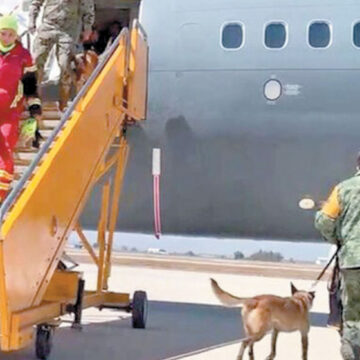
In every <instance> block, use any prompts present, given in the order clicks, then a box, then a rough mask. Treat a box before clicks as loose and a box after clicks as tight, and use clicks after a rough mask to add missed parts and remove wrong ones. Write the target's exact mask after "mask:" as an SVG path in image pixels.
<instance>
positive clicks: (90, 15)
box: [29, 0, 95, 111]
mask: <svg viewBox="0 0 360 360" xmlns="http://www.w3.org/2000/svg"><path fill="white" fill-rule="evenodd" d="M42 6H44V14H43V19H42V24H41V25H40V27H39V29H38V30H37V35H36V38H35V41H34V48H33V53H34V57H35V62H36V65H37V67H38V75H39V83H40V84H41V81H42V80H43V76H44V67H45V63H46V61H47V58H48V56H49V54H50V51H51V49H52V48H53V46H54V45H56V56H57V60H58V63H59V66H60V70H61V73H60V102H59V107H60V110H61V111H64V109H65V108H66V106H67V103H68V101H69V99H70V91H71V85H72V74H71V66H70V62H71V59H72V56H73V54H74V48H75V44H76V43H77V42H78V40H79V37H80V34H81V31H83V39H84V40H87V39H88V38H89V36H90V35H91V32H92V25H93V23H94V19H95V10H94V0H32V1H31V5H30V12H29V30H30V32H31V33H35V31H36V19H37V17H38V15H39V12H40V9H41V7H42Z"/></svg>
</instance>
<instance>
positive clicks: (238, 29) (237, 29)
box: [221, 23, 244, 49]
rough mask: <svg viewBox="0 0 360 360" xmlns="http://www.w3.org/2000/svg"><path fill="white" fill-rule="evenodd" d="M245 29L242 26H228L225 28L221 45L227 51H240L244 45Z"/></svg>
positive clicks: (234, 24)
mask: <svg viewBox="0 0 360 360" xmlns="http://www.w3.org/2000/svg"><path fill="white" fill-rule="evenodd" d="M243 38H244V34H243V28H242V25H241V24H237V23H233V24H227V25H225V26H224V27H223V30H222V36H221V44H222V46H223V47H224V48H225V49H239V48H240V47H241V45H242V44H243Z"/></svg>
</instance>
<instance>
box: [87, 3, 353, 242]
mask: <svg viewBox="0 0 360 360" xmlns="http://www.w3.org/2000/svg"><path fill="white" fill-rule="evenodd" d="M359 10H360V8H359V4H358V3H357V2H355V1H354V0H346V1H341V2H340V1H339V0H321V1H318V2H317V3H316V4H314V2H313V1H310V0H301V1H296V2H293V1H289V0H272V1H270V2H269V1H265V0H256V1H254V0H251V1H248V0H243V1H237V0H198V1H191V0H172V1H170V2H169V1H168V0H156V1H150V0H144V1H143V2H142V3H141V5H140V22H141V23H142V25H143V27H144V28H145V29H146V32H147V35H148V41H149V46H150V72H149V94H148V117H147V120H146V122H145V123H144V124H143V126H141V127H140V128H133V129H130V130H129V138H130V143H131V145H132V148H131V155H130V161H129V165H128V166H129V167H128V172H127V174H126V179H125V187H124V191H123V194H122V200H121V206H120V212H119V219H118V220H119V222H118V229H119V230H122V231H136V232H139V231H140V232H151V230H152V227H153V223H152V191H151V189H152V186H151V181H152V179H151V149H152V148H154V147H158V148H161V150H162V178H161V206H162V221H163V231H164V232H165V233H172V234H186V235H195V236H196V235H199V234H201V235H208V236H214V237H235V238H242V237H247V238H249V237H250V238H255V239H278V240H290V241H291V240H295V241H297V240H302V241H320V240H321V239H320V236H319V234H318V233H317V231H316V230H315V229H314V226H313V216H314V212H313V211H310V212H309V211H304V210H303V209H301V208H300V207H299V201H300V200H301V199H303V198H307V197H310V198H313V199H316V200H320V199H325V198H326V196H327V195H328V192H329V191H330V190H331V188H332V187H333V186H334V185H336V183H338V182H339V181H341V180H343V179H344V178H346V177H348V176H350V175H352V174H353V173H354V172H355V158H356V154H357V152H358V151H359V140H358V134H359V131H360V122H359V121H358V114H359V111H360V106H359V102H358V101H357V93H358V91H357V87H358V84H357V81H356V79H357V75H359V70H360V69H359V67H358V57H359V55H360V20H359V19H360V18H359V17H358V16H357V15H356V14H357V13H358V12H359ZM95 203H96V201H94V200H93V202H92V206H90V207H89V208H88V211H87V212H86V213H85V216H84V221H85V222H87V221H88V225H90V224H91V220H90V219H91V216H90V215H91V212H92V211H94V204H95Z"/></svg>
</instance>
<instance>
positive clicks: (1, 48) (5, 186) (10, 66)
mask: <svg viewBox="0 0 360 360" xmlns="http://www.w3.org/2000/svg"><path fill="white" fill-rule="evenodd" d="M17 30H18V23H17V20H16V18H15V17H14V16H12V15H7V16H1V17H0V203H1V202H2V201H3V200H4V198H5V196H6V194H7V192H8V191H9V189H10V183H11V181H12V180H13V174H14V161H13V150H14V148H15V145H16V143H17V140H18V137H19V121H20V116H21V113H22V112H23V110H24V103H25V99H26V100H27V104H28V108H29V112H30V116H31V117H39V116H40V115H41V103H40V99H39V98H38V96H37V80H36V66H34V63H33V61H32V58H31V55H30V53H29V52H28V51H27V50H26V49H24V48H23V46H22V45H21V43H20V42H19V41H18V35H17Z"/></svg>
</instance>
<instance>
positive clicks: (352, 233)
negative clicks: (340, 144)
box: [315, 154, 360, 360]
mask: <svg viewBox="0 0 360 360" xmlns="http://www.w3.org/2000/svg"><path fill="white" fill-rule="evenodd" d="M315 226H316V228H317V229H318V230H320V232H321V233H322V235H323V236H324V237H325V238H326V240H327V241H329V242H331V243H334V244H337V243H338V242H339V244H340V246H341V249H340V254H339V260H340V268H341V298H342V306H343V315H342V319H343V331H342V340H341V354H342V357H343V359H344V360H354V359H360V154H359V156H358V159H357V173H356V174H355V176H353V177H351V178H349V179H347V180H345V181H343V182H341V183H340V184H339V185H337V186H335V188H334V190H333V191H332V193H331V195H330V197H329V198H328V200H327V201H326V203H325V204H324V206H323V207H322V209H321V210H320V211H318V212H317V214H316V218H315Z"/></svg>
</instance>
